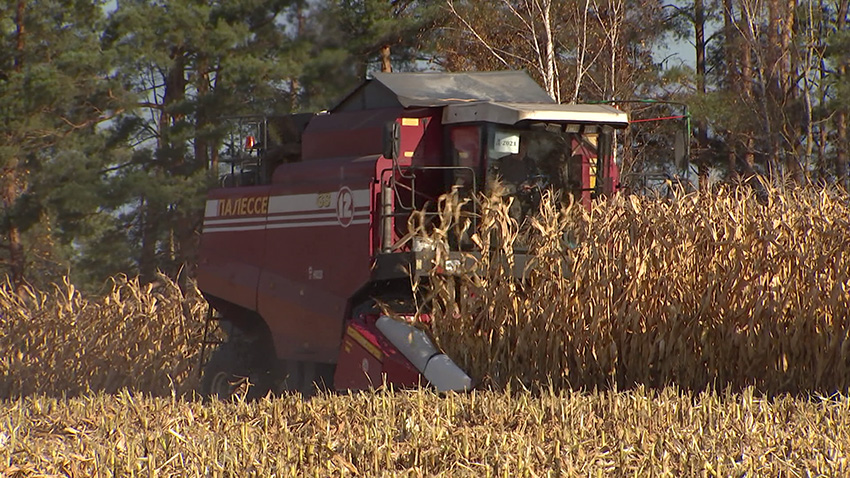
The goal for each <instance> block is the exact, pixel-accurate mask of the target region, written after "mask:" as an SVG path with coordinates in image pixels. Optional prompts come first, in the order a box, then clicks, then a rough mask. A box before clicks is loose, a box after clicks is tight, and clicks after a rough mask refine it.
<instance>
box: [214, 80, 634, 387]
mask: <svg viewBox="0 0 850 478" xmlns="http://www.w3.org/2000/svg"><path fill="white" fill-rule="evenodd" d="M627 125H628V116H627V115H626V114H625V113H623V112H621V111H620V110H618V109H616V108H614V107H611V106H606V105H560V104H556V103H554V102H553V101H552V100H551V98H550V97H549V96H548V95H547V94H546V93H545V92H544V91H543V90H542V89H541V88H540V87H539V86H538V85H537V84H536V83H535V82H534V81H533V80H532V79H531V78H529V77H528V76H527V75H526V74H525V73H523V72H487V73H451V74H442V73H376V74H375V75H374V78H372V79H371V80H368V81H366V82H365V83H363V84H362V85H361V86H360V87H359V88H357V89H356V90H355V91H354V92H352V93H351V94H350V95H349V96H347V97H346V98H345V99H344V100H343V101H342V102H341V103H340V104H339V105H337V106H336V107H335V108H333V109H332V110H331V111H329V112H323V113H318V114H310V115H290V116H285V117H267V118H262V119H259V120H257V121H256V126H257V132H256V133H255V134H256V136H252V137H250V138H249V139H248V141H247V144H246V145H245V147H246V148H247V149H249V150H250V151H249V153H250V158H251V160H250V161H249V162H247V163H246V162H242V163H234V166H233V167H232V169H231V174H228V175H227V176H226V177H225V178H223V180H222V185H223V187H221V188H218V189H215V190H212V191H210V193H209V196H208V198H207V203H206V212H205V216H204V228H203V236H202V241H201V254H200V257H201V259H200V261H199V266H198V272H197V273H198V285H199V287H200V289H201V291H202V292H203V294H204V296H205V297H206V299H207V300H208V301H209V303H210V305H211V306H212V308H214V309H215V310H216V311H217V317H216V318H217V319H219V320H221V321H223V325H224V326H225V329H226V330H228V339H227V340H226V341H225V342H224V343H222V344H220V345H219V346H218V347H217V349H216V350H215V351H214V352H213V353H212V356H211V357H210V359H209V361H208V362H207V364H206V367H205V369H204V380H203V393H204V394H206V395H210V396H220V397H226V396H229V395H230V394H232V393H233V392H234V390H235V387H237V386H238V382H239V380H240V379H242V380H244V379H247V380H248V381H250V383H251V384H252V387H250V388H249V393H250V394H252V395H255V396H256V395H263V394H265V393H266V392H267V391H269V390H271V391H274V392H281V391H285V390H300V391H302V392H305V393H309V392H310V391H311V390H313V389H314V386H315V384H323V385H324V386H327V387H330V388H333V389H338V390H344V389H366V388H370V387H376V386H380V385H381V384H383V383H390V384H393V385H395V386H399V387H403V386H415V385H417V384H428V383H430V384H431V385H432V386H434V387H435V388H437V389H438V390H464V389H468V388H470V387H471V385H472V384H471V381H470V379H469V377H467V376H466V374H465V373H464V372H463V371H462V370H460V369H459V368H458V367H457V366H456V365H455V364H454V363H453V362H452V361H451V360H450V358H448V357H446V356H445V355H442V354H440V353H439V351H438V350H436V349H435V347H434V345H433V344H432V343H431V341H430V340H429V339H428V337H427V336H426V335H425V334H424V333H423V332H421V331H419V330H417V329H415V328H413V327H411V326H410V325H408V324H406V323H403V322H400V321H396V320H393V319H390V318H389V317H385V316H382V315H381V313H380V310H379V309H378V308H377V306H376V301H380V302H382V303H384V304H390V305H391V306H392V307H394V309H396V310H398V311H399V312H400V313H410V310H409V308H410V304H411V299H412V292H411V274H414V275H416V276H420V277H427V275H428V271H429V270H430V269H431V268H432V267H433V266H434V264H433V256H434V254H433V250H429V249H428V248H427V247H417V246H416V245H415V244H413V243H411V242H407V243H400V241H399V239H401V238H402V237H403V236H404V235H405V234H406V233H407V232H408V231H407V219H408V217H409V215H410V214H411V212H412V211H414V210H420V209H422V208H426V209H427V208H428V207H429V206H431V207H433V204H434V203H435V201H436V199H437V198H438V197H439V196H440V195H442V194H444V193H446V192H448V191H451V190H452V189H453V188H462V189H463V190H464V191H466V192H467V193H473V194H474V193H476V192H478V191H485V190H487V188H488V187H490V186H491V184H492V183H493V181H494V180H495V178H499V180H500V181H501V182H502V184H503V185H504V186H505V187H506V189H507V192H508V193H510V194H514V195H516V197H517V200H516V201H514V204H515V205H516V207H515V210H512V211H511V214H512V215H514V216H515V217H516V219H517V220H519V221H522V218H523V216H524V215H526V214H530V212H531V210H532V209H533V208H534V205H535V204H534V197H537V198H538V200H539V193H540V190H541V189H544V188H552V189H557V190H562V191H564V192H566V193H570V194H573V195H574V196H575V197H577V198H580V200H582V201H584V202H589V201H590V200H591V199H592V198H593V197H595V196H597V195H605V194H610V193H612V192H614V190H615V188H616V185H617V183H618V169H617V166H616V164H615V161H614V160H613V155H612V138H613V131H614V129H618V128H624V127H626V126H627ZM255 138H256V139H255ZM237 166H238V167H237ZM535 191H536V194H537V195H536V196H535V195H534V194H533V193H534V192H535ZM420 246H421V244H420ZM518 260H521V259H520V258H518Z"/></svg>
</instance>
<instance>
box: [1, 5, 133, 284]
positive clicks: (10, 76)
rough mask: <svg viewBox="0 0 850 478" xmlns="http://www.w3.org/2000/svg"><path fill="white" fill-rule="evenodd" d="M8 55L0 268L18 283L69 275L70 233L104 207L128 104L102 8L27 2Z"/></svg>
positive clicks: (5, 49)
mask: <svg viewBox="0 0 850 478" xmlns="http://www.w3.org/2000/svg"><path fill="white" fill-rule="evenodd" d="M3 3H4V4H3V8H2V9H3V11H7V12H14V15H13V16H12V18H11V19H10V20H11V23H7V24H6V25H7V27H9V28H4V30H3V33H4V34H3V37H2V42H3V46H2V48H0V117H2V118H3V121H2V123H0V124H1V125H0V137H2V139H0V144H2V147H0V170H2V179H0V185H2V188H0V190H2V201H3V214H2V219H1V220H0V234H2V245H0V253H2V255H0V263H1V264H2V265H3V268H4V270H5V272H6V273H7V274H8V275H9V276H10V279H11V280H12V282H13V283H14V284H16V285H18V286H20V285H21V284H23V283H24V281H25V280H38V279H39V277H40V276H42V275H48V276H49V275H50V274H55V273H57V271H60V272H61V271H66V270H67V265H68V263H67V257H68V256H67V254H65V255H63V254H62V253H61V252H60V251H61V249H62V245H63V244H64V245H65V246H68V247H70V245H71V242H72V241H73V239H72V238H71V234H70V231H71V230H72V229H73V228H75V227H76V228H83V227H85V225H86V220H87V219H88V218H90V217H92V216H93V215H94V214H95V213H96V211H97V209H98V204H97V200H96V199H94V198H93V196H92V194H93V193H94V189H93V188H92V187H91V182H90V181H91V180H92V179H93V177H95V176H97V172H98V171H100V169H101V168H102V166H103V164H104V162H106V161H108V151H109V145H108V144H107V143H106V142H105V141H104V140H103V135H102V131H101V129H100V127H101V125H102V124H104V123H105V122H107V121H108V120H110V119H112V118H114V117H115V115H116V114H118V113H120V111H121V109H122V108H123V106H124V100H125V98H124V96H123V93H122V92H123V90H122V88H121V85H120V84H119V83H118V82H117V81H116V80H115V78H114V77H112V76H111V75H110V72H111V68H110V60H111V59H112V58H111V56H110V53H109V52H107V51H104V50H103V49H102V45H101V43H100V35H99V33H100V30H99V28H100V27H101V26H102V24H103V10H102V5H101V4H102V2H92V1H88V0H17V1H14V2H13V1H5V2H3Z"/></svg>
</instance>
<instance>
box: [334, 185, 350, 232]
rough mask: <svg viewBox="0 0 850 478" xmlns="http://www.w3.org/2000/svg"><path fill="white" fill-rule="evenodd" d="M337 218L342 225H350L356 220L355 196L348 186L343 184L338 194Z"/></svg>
mask: <svg viewBox="0 0 850 478" xmlns="http://www.w3.org/2000/svg"><path fill="white" fill-rule="evenodd" d="M336 218H337V220H339V224H340V225H341V226H342V227H348V226H349V225H350V224H351V221H352V220H354V196H353V195H352V194H351V190H350V189H348V187H347V186H343V187H342V189H340V190H339V194H337V196H336Z"/></svg>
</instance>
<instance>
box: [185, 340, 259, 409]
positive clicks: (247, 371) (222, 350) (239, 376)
mask: <svg viewBox="0 0 850 478" xmlns="http://www.w3.org/2000/svg"><path fill="white" fill-rule="evenodd" d="M239 345H244V344H240V343H239V342H235V343H234V342H231V341H228V342H225V343H223V344H221V345H220V346H219V347H218V348H217V349H216V350H215V351H214V352H213V353H212V356H211V357H210V359H209V361H208V362H207V365H206V367H204V376H203V379H202V381H201V395H203V396H204V397H205V398H208V399H220V400H230V399H231V398H233V397H241V398H246V399H248V400H253V399H257V398H261V397H263V396H265V395H266V394H267V393H268V392H269V390H270V388H271V387H270V383H269V382H270V377H269V374H270V373H269V371H268V370H265V367H257V364H256V363H255V362H256V361H255V360H254V357H253V353H255V351H252V350H250V349H249V347H247V346H246V347H239Z"/></svg>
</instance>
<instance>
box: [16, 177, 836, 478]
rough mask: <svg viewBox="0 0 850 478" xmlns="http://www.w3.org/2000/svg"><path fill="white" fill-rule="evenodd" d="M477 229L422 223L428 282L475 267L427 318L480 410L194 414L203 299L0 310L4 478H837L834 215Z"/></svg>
mask: <svg viewBox="0 0 850 478" xmlns="http://www.w3.org/2000/svg"><path fill="white" fill-rule="evenodd" d="M476 208H477V213H476V214H475V215H470V214H468V211H469V205H468V204H467V205H465V204H464V203H463V202H462V201H457V200H456V199H453V198H446V199H445V200H444V202H442V203H441V207H440V211H441V214H440V216H439V221H437V227H435V228H433V229H430V230H426V229H424V228H422V227H421V224H423V223H424V221H423V220H422V217H421V216H418V217H414V218H413V220H412V221H411V224H412V225H414V226H415V227H412V232H411V236H414V235H418V236H420V237H419V240H422V241H427V242H429V243H430V244H432V245H434V246H435V250H436V255H437V265H441V264H444V261H446V260H449V259H452V258H453V256H452V257H450V256H449V252H448V246H447V245H448V244H449V243H450V242H451V241H452V240H453V237H467V238H468V242H469V243H471V244H474V245H475V247H474V248H473V249H477V250H478V251H479V252H478V253H474V251H470V252H469V253H468V254H467V257H466V258H465V259H463V260H461V261H459V262H458V263H457V264H456V267H455V268H454V270H455V273H452V274H445V273H439V274H438V273H436V272H435V273H434V274H432V276H431V277H430V279H429V282H430V286H429V287H428V288H427V289H425V292H424V294H423V296H424V302H422V303H421V305H422V306H423V307H422V310H424V311H427V313H428V316H429V320H428V322H429V324H430V325H429V326H428V327H429V329H430V330H431V332H432V333H433V335H434V337H435V339H436V340H437V342H438V343H439V345H440V346H441V347H442V348H443V349H444V350H445V351H446V352H447V353H448V355H449V356H451V357H452V358H453V359H454V360H455V361H456V362H458V363H459V364H460V365H461V367H463V368H464V369H465V370H467V371H468V372H469V373H470V374H471V375H472V376H473V378H474V379H475V380H476V381H477V382H478V383H479V384H480V388H481V389H482V390H478V391H474V392H471V393H469V394H460V395H458V394H446V395H436V394H434V393H432V392H430V391H428V390H412V391H395V392H393V391H389V390H382V391H371V392H363V393H353V394H337V395H327V394H320V395H319V396H317V397H314V398H313V399H311V400H304V399H302V397H300V396H298V395H285V396H281V397H267V398H264V399H260V400H257V401H252V402H250V401H244V400H240V399H239V398H237V399H235V400H234V401H232V402H220V401H211V402H203V401H200V400H198V399H197V398H196V395H193V394H192V392H193V391H194V390H196V388H197V385H198V376H197V373H196V372H197V370H196V367H197V364H198V359H199V357H198V353H199V351H200V341H201V336H202V330H203V316H204V315H205V312H206V304H205V303H204V302H203V300H202V299H201V298H200V296H199V294H198V293H197V291H195V290H191V291H189V292H187V293H185V294H184V293H183V292H182V291H181V289H180V288H179V287H178V286H177V285H176V284H175V283H174V282H173V281H171V280H170V279H168V278H167V277H160V278H159V279H158V280H157V281H156V282H155V283H153V284H149V285H142V284H140V283H139V282H138V281H137V280H135V279H128V278H124V277H118V278H115V279H113V284H112V290H111V291H110V292H109V293H107V294H106V295H105V296H103V297H101V298H97V299H92V298H86V297H84V296H83V295H82V294H80V293H79V291H77V290H76V289H75V288H74V286H73V285H72V284H70V283H69V282H67V281H66V282H65V283H63V284H57V285H56V286H54V288H53V289H51V290H48V291H38V290H34V289H32V288H24V289H23V290H21V291H20V293H18V294H16V293H13V292H12V288H11V287H10V286H9V285H8V284H6V285H5V286H0V351H2V354H0V476H4V477H15V478H18V477H37V476H69V477H88V476H107V477H112V476H146V477H151V476H158V477H167V476H222V477H224V476H364V475H365V476H399V475H401V476H437V475H450V476H591V475H593V476H598V475H600V474H602V475H606V476H636V475H637V476H669V475H672V476H744V475H746V476H844V475H847V474H848V473H850V470H848V457H849V456H850V398H847V395H846V393H847V389H848V382H850V370H848V368H850V356H848V353H850V352H848V347H850V342H848V340H849V339H848V337H847V333H848V327H850V324H848V319H850V317H848V305H850V278H848V265H850V264H848V262H850V259H848V253H847V251H850V206H848V197H847V196H846V195H845V194H842V193H838V192H835V191H830V190H814V189H797V190H791V191H786V192H782V193H780V192H778V191H772V192H770V193H769V194H768V195H767V196H766V197H761V198H760V197H756V196H754V195H753V194H750V193H748V192H746V191H742V190H726V191H720V192H718V193H717V194H715V195H714V196H705V195H702V196H701V195H683V196H680V197H677V198H674V199H673V200H651V199H645V198H637V197H629V196H625V195H623V196H618V197H616V198H613V199H612V200H610V201H608V202H605V203H600V204H597V205H595V206H594V207H593V208H592V209H591V210H587V209H585V208H583V207H581V206H578V205H570V204H563V203H562V202H561V201H560V200H559V199H558V198H555V197H549V196H546V197H544V199H543V201H542V207H541V211H540V215H539V216H538V217H537V218H536V219H534V220H533V221H531V223H530V228H529V229H527V230H525V229H523V230H520V228H519V227H518V225H517V224H516V222H515V221H513V220H511V218H510V216H509V208H508V206H507V205H506V204H504V203H503V202H501V201H499V200H497V199H495V198H481V199H480V200H479V201H478V203H477V205H476ZM473 220H474V221H477V224H478V226H479V229H475V230H473V229H470V228H469V225H470V224H471V221H473ZM465 228H466V231H465V232H463V230H464V229H465ZM458 234H460V236H458ZM514 246H519V247H522V248H525V249H527V251H528V253H527V254H526V255H521V254H516V255H515V254H514V252H513V251H514ZM481 251H484V252H481ZM514 268H518V269H519V270H520V271H521V272H522V274H521V278H520V279H513V278H511V274H510V272H511V271H512V270H514ZM443 269H444V270H445V268H443ZM421 318H422V319H423V320H424V318H425V317H424V315H423V316H421ZM789 392H790V393H789Z"/></svg>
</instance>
